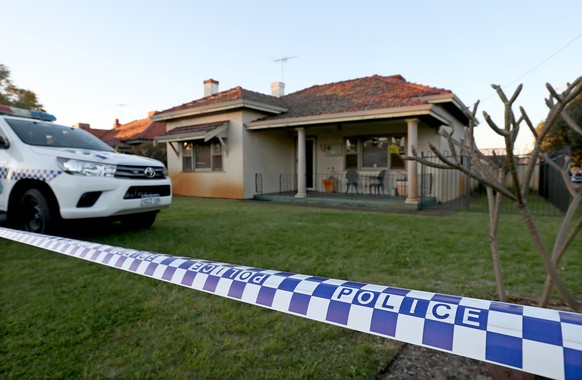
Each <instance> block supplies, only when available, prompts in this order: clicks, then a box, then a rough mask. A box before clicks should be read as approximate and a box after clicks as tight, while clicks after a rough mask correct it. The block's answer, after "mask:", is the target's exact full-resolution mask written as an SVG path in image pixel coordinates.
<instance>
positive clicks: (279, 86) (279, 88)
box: [271, 82, 285, 98]
mask: <svg viewBox="0 0 582 380" xmlns="http://www.w3.org/2000/svg"><path fill="white" fill-rule="evenodd" d="M271 95H273V96H275V97H277V98H280V97H281V96H284V95H285V83H283V82H273V83H271Z"/></svg>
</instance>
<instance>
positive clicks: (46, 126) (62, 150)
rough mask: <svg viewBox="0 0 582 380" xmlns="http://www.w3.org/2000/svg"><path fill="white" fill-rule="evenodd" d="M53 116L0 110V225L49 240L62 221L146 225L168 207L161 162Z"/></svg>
mask: <svg viewBox="0 0 582 380" xmlns="http://www.w3.org/2000/svg"><path fill="white" fill-rule="evenodd" d="M55 120H56V118H55V117H54V116H53V115H50V114H47V113H44V112H36V111H29V110H23V109H19V108H15V107H8V106H2V105H0V221H2V222H7V223H8V224H9V225H10V226H12V227H14V228H17V229H21V230H25V231H31V232H37V233H44V234H50V233H54V232H56V231H58V230H59V227H60V226H61V223H62V221H63V220H72V219H93V218H108V219H112V220H119V221H121V222H122V223H123V224H126V225H128V226H130V227H135V228H146V227H149V226H151V225H152V224H153V223H154V221H155V219H156V215H157V213H158V212H159V211H160V209H162V208H164V207H167V206H169V205H170V204H171V202H172V183H171V180H170V178H169V177H168V175H167V170H166V167H165V166H164V164H163V163H161V162H160V161H157V160H153V159H150V158H146V157H139V156H133V155H128V154H120V153H116V152H115V151H114V150H113V149H112V148H111V147H109V146H108V145H107V144H105V143H104V142H102V141H101V140H99V139H98V138H97V137H95V136H93V135H92V134H91V133H89V132H87V131H85V130H83V129H80V128H74V127H67V126H63V125H58V124H55V123H53V121H55Z"/></svg>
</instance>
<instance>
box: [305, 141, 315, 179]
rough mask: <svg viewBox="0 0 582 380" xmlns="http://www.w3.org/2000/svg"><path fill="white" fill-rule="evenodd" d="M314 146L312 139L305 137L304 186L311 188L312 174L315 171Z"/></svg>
mask: <svg viewBox="0 0 582 380" xmlns="http://www.w3.org/2000/svg"><path fill="white" fill-rule="evenodd" d="M314 146H315V140H314V139H305V176H306V177H307V178H305V187H306V188H307V189H313V182H314V181H313V176H314V173H315V168H314V164H315V162H314V159H313V147H314Z"/></svg>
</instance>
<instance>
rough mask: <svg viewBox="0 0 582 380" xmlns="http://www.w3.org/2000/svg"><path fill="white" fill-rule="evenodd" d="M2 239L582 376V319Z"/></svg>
mask: <svg viewBox="0 0 582 380" xmlns="http://www.w3.org/2000/svg"><path fill="white" fill-rule="evenodd" d="M0 237H2V238H5V239H9V240H13V241H16V242H20V243H24V244H28V245H31V246H35V247H39V248H42V249H45V250H49V251H54V252H58V253H61V254H65V255H68V256H72V257H76V258H79V259H84V260H88V261H92V262H95V263H98V264H102V265H106V266H109V267H112V268H117V269H121V270H125V271H128V272H132V273H136V274H139V275H142V276H146V277H151V278H155V279H157V280H161V281H166V282H170V283H172V284H176V285H181V286H185V287H188V288H192V289H195V290H199V291H203V292H207V293H211V294H215V295H218V296H222V297H226V298H230V299H233V300H237V301H242V302H246V303H249V304H253V305H257V306H262V307H265V308H268V309H272V310H276V311H280V312H284V313H288V314H292V315H296V316H300V317H304V318H308V319H312V320H315V321H319V322H324V323H329V324H332V325H337V326H342V327H345V328H348V329H352V330H357V331H361V332H365V333H369V334H374V335H378V336H382V337H386V338H391V339H395V340H399V341H402V342H406V343H410V344H415V345H419V346H424V347H428V348H433V349H437V350H440V351H445V352H449V353H453V354H456V355H460V356H465V357H468V358H472V359H477V360H481V361H484V362H488V363H493V364H497V365H502V366H506V367H510V368H515V369H518V370H521V371H525V372H530V373H533V374H537V375H541V376H546V377H551V378H556V379H581V378H582V314H577V313H571V312H566V311H558V310H550V309H543V308H537V307H531V306H523V305H515V304H508V303H501V302H495V301H486V300H479V299H474V298H467V297H459V296H453V295H446V294H438V293H430V292H425V291H417V290H409V289H403V288H397V287H390V286H381V285H374V284H366V283H361V282H353V281H343V280H336V279H330V278H325V277H319V276H308V275H302V274H295V273H289V272H280V271H275V270H265V269H261V268H254V267H247V266H240V265H233V264H226V263H221V262H214V261H208V260H198V259H192V258H187V257H178V256H171V255H166V254H161V253H155V252H148V251H140V250H134V249H127V248H120V247H115V246H110V245H104V244H97V243H90V242H85V241H79V240H74V239H68V238H61V237H53V236H47V235H39V234H34V233H29V232H22V231H16V230H11V229H7V228H2V227H0Z"/></svg>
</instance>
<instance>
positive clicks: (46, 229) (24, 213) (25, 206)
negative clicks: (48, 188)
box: [16, 189, 58, 234]
mask: <svg viewBox="0 0 582 380" xmlns="http://www.w3.org/2000/svg"><path fill="white" fill-rule="evenodd" d="M57 219H58V217H57V214H56V212H55V211H54V210H53V208H52V207H51V205H50V203H49V201H48V199H47V198H46V197H45V195H44V194H43V193H42V192H41V191H40V190H38V189H28V190H26V191H25V192H24V193H23V194H22V196H21V197H20V201H19V203H18V210H17V212H16V228H18V229H19V230H23V231H29V232H35V233H39V234H48V233H52V232H54V231H55V230H56V227H57V226H56V224H57Z"/></svg>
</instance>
